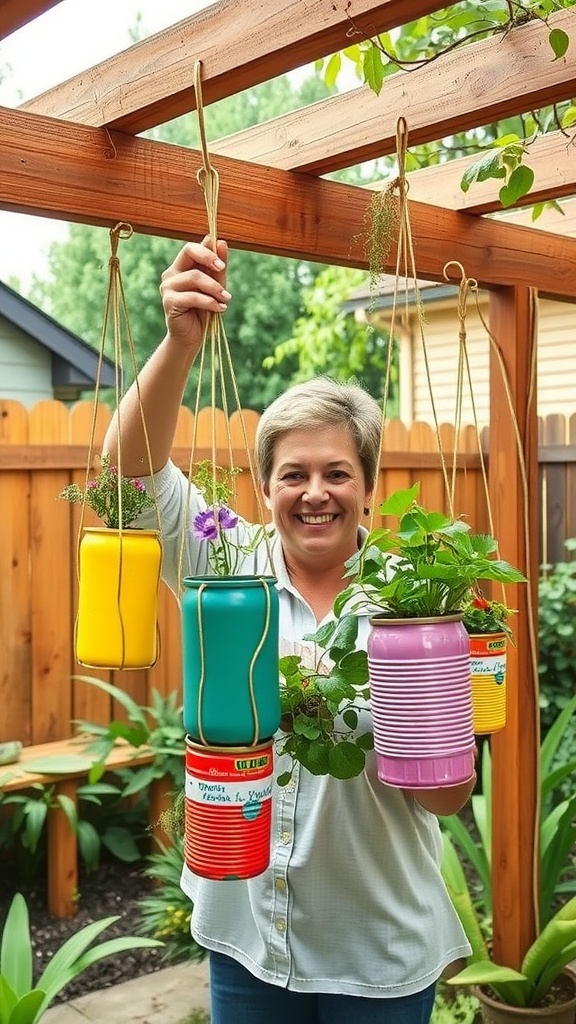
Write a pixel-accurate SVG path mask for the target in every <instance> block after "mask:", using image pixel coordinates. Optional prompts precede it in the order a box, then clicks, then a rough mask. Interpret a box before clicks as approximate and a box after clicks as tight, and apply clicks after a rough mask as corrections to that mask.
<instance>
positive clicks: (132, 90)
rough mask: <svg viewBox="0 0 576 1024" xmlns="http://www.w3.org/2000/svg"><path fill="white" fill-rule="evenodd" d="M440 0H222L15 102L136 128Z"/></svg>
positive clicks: (244, 86) (50, 113)
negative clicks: (198, 74) (197, 69)
mask: <svg viewBox="0 0 576 1024" xmlns="http://www.w3.org/2000/svg"><path fill="white" fill-rule="evenodd" d="M443 6H444V4H443V3H441V2H439V0H380V2H375V0H331V2H330V3H328V2H327V0H274V3H256V2H254V0H220V3H217V4H215V5H214V6H212V7H209V8H207V9H206V10H203V11H200V12H199V13H198V14H195V15H194V16H193V17H191V18H187V19H186V20H184V21H180V22H179V23H178V24H177V25H173V26H172V27H170V28H167V29H165V30H164V31H162V32H159V33H157V34H156V35H154V36H151V37H150V38H149V39H146V40H143V41H142V42H140V43H137V44H136V45H135V46H132V47H130V48H129V49H127V50H125V51H124V52H123V53H119V54H116V55H115V56H113V57H111V58H110V59H109V60H106V61H104V62H102V63H101V64H98V65H96V67H94V68H90V69H89V70H87V71H83V72H82V73H81V74H79V75H76V76H75V77H74V78H71V79H70V80H69V81H68V82H64V83H63V84H61V85H58V86H56V87H55V88H53V89H51V90H50V91H49V92H45V93H43V94H42V95H41V96H38V97H35V98H34V99H32V100H29V101H28V102H27V103H25V104H24V105H23V107H22V109H23V110H29V111H33V112H34V113H37V114H46V115H48V116H49V117H61V118H64V119H65V120H68V121H77V122H79V123H81V124H91V125H95V126H99V125H103V124H107V125H108V127H114V128H117V129H119V130H120V131H125V132H130V133H132V134H134V135H135V134H138V133H140V132H143V131H145V130H146V129H147V128H151V127H153V126H154V125H158V124H164V123H165V122H167V121H170V120H172V119H173V118H175V117H178V116H180V115H181V114H185V113H187V112H188V111H190V110H194V108H195V95H194V89H193V81H194V78H193V70H194V64H195V62H196V61H197V60H201V61H202V70H203V86H202V96H203V100H204V103H205V104H208V103H213V102H214V101H215V100H220V99H222V98H223V97H224V96H231V95H232V94H234V93H238V92H241V91H242V90H244V89H248V88H250V87H251V86H254V85H258V84H259V83H260V82H264V81H266V80H268V79H271V78H275V77H277V76H278V75H282V74H284V73H285V72H287V71H292V70H293V69H294V68H298V67H302V66H303V65H304V64H307V63H309V62H311V61H313V60H316V58H318V57H324V56H326V55H328V54H330V53H333V52H334V51H336V50H341V49H343V48H344V47H345V46H349V45H350V41H351V33H353V36H354V38H355V39H358V38H362V37H364V36H371V35H377V34H378V33H379V32H386V31H388V30H389V29H390V28H394V27H396V26H397V25H401V24H403V23H404V22H405V21H412V20H415V19H417V18H420V17H423V16H424V15H426V14H430V12H431V11H435V10H438V9H439V8H441V7H443Z"/></svg>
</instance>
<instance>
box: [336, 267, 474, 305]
mask: <svg viewBox="0 0 576 1024" xmlns="http://www.w3.org/2000/svg"><path fill="white" fill-rule="evenodd" d="M416 285H417V288H418V292H419V293H420V296H425V297H427V299H428V300H432V301H436V302H439V301H440V300H441V299H452V298H453V297H454V295H455V294H456V293H457V291H458V288H457V287H456V286H455V285H453V284H437V283H436V282H434V281H420V280H417V281H416ZM396 289H397V290H398V295H401V294H404V289H403V286H402V285H400V286H398V285H397V282H396V278H395V277H394V276H393V275H392V274H382V275H381V276H380V277H379V278H378V281H377V285H376V288H371V287H370V286H369V285H363V286H362V287H361V288H356V289H355V290H354V291H353V292H351V293H350V295H349V297H348V298H347V299H346V301H345V302H343V303H342V309H343V311H344V312H345V313H353V312H354V310H356V309H367V308H370V310H371V311H372V312H375V311H376V310H378V309H391V308H392V306H393V304H394V293H395V291H396ZM408 293H409V295H410V300H411V301H413V293H414V285H413V283H412V284H411V283H410V282H409V283H408ZM397 301H398V299H397Z"/></svg>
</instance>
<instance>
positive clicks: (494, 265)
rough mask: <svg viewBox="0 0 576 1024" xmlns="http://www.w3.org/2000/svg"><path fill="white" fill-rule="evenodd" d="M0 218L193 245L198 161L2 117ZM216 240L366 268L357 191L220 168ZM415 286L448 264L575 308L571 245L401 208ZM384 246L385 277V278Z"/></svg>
mask: <svg viewBox="0 0 576 1024" xmlns="http://www.w3.org/2000/svg"><path fill="white" fill-rule="evenodd" d="M0 138H1V139H2V147H1V149H0V208H4V209H8V210H14V211H16V212H20V213H32V214H44V215H47V216H52V217H57V218H62V219H64V220H70V221H82V222H85V223H89V224H99V225H103V226H106V227H112V226H114V224H116V223H117V222H118V221H119V220H126V221H128V222H129V223H130V224H131V225H132V227H133V229H134V230H135V231H137V232H141V233H143V234H151V235H164V236H167V237H169V238H198V237H200V236H202V235H203V234H204V233H205V229H206V223H207V218H206V212H205V205H204V197H203V193H202V192H201V190H200V188H199V187H198V185H197V183H196V172H197V170H198V169H199V167H200V155H199V153H198V152H196V151H194V150H187V149H184V148H182V147H179V146H170V145H167V144H164V143H159V142H152V141H150V140H148V139H140V138H134V137H133V136H130V135H124V134H121V133H120V132H109V131H108V130H107V129H101V128H89V127H86V126H84V125H78V124H70V123H69V122H63V121H58V120H54V119H51V118H46V117H39V116H38V115H34V114H27V113H24V112H22V111H18V110H8V109H6V108H1V107H0ZM216 167H217V170H218V172H219V175H220V201H219V218H218V228H219V233H220V235H221V236H222V237H223V238H226V239H228V241H229V243H230V245H231V247H232V248H238V249H250V250H253V251H257V252H268V253H273V254H276V255H279V256H290V257H295V258H301V259H312V260H317V261H318V262H321V263H329V264H335V265H341V266H351V267H366V255H365V251H364V250H365V244H364V240H363V237H362V236H363V233H364V232H365V219H366V214H367V210H368V203H369V201H370V193H368V192H367V191H366V189H363V188H358V187H355V186H352V185H345V184H342V183H341V182H334V181H329V180H326V179H323V178H320V179H319V178H315V177H312V176H310V175H306V174H293V173H290V172H287V171H277V170H274V169H272V168H264V167H257V166H254V165H253V164H249V163H245V162H241V161H237V160H230V159H226V158H225V157H220V158H219V159H218V160H217V161H216ZM410 209H411V222H412V231H413V235H414V239H415V248H416V258H417V261H418V268H417V269H418V274H419V276H421V277H423V278H426V279H427V280H431V281H441V280H443V276H442V275H443V268H444V265H445V264H446V263H447V262H449V261H451V260H454V259H458V260H459V261H460V262H461V263H462V264H463V266H464V267H465V269H466V273H467V274H468V276H471V277H475V278H476V279H477V280H478V282H479V284H480V285H482V286H485V287H489V286H494V285H512V284H514V283H518V284H520V285H525V286H533V287H537V288H538V289H539V290H540V291H541V292H542V293H543V294H546V295H549V296H554V297H557V298H567V299H569V300H572V299H573V295H574V281H575V280H576V239H571V238H563V237H559V236H556V235H553V236H550V235H548V233H547V232H543V231H533V230H531V229H530V228H524V227H516V226H510V225H507V224H504V225H503V224H500V223H498V222H494V221H491V220H488V219H484V218H474V217H470V216H468V215H466V214H462V213H455V212H453V211H449V210H447V211H442V210H439V209H438V208H437V207H431V206H425V205H424V204H422V203H413V204H412V205H411V208H410ZM395 259H396V257H395V252H394V246H392V248H391V252H390V255H389V258H388V263H387V266H386V267H385V268H384V269H385V270H386V271H388V272H393V271H394V268H395Z"/></svg>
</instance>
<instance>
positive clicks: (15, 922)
mask: <svg viewBox="0 0 576 1024" xmlns="http://www.w3.org/2000/svg"><path fill="white" fill-rule="evenodd" d="M118 919H119V915H118V916H116V917H107V918H104V919H103V920H102V921H93V922H92V923H91V924H88V925H86V926H85V927H84V928H82V929H81V930H80V931H79V932H77V933H76V934H75V935H72V936H71V937H70V938H69V939H67V940H66V942H65V943H64V944H63V945H62V946H61V947H60V949H58V950H57V951H56V952H55V953H54V955H53V956H52V959H51V960H50V962H49V963H48V964H47V965H46V967H45V968H44V970H43V972H42V974H41V975H40V977H39V978H38V980H37V981H36V982H34V978H33V963H34V948H33V945H32V939H31V936H30V921H29V916H28V908H27V906H26V901H25V899H24V897H23V896H22V894H21V893H16V895H15V896H14V899H13V900H12V903H11V904H10V908H9V910H8V915H7V917H6V920H5V922H4V928H3V931H2V941H1V945H0V1024H37V1022H38V1021H41V1020H42V1018H43V1017H44V1014H45V1012H46V1010H47V1009H48V1007H49V1005H50V1003H51V1002H52V1001H53V1000H54V998H55V997H56V996H57V995H58V993H59V992H61V991H62V989H63V988H64V987H65V986H66V985H68V984H69V983H70V982H71V981H73V980H74V978H76V977H78V975H79V974H82V973H83V971H85V970H86V969H87V968H88V967H91V966H92V964H94V963H96V962H97V961H98V960H101V959H102V958H103V957H106V956H116V955H117V954H118V953H122V952H124V951H127V950H130V949H141V948H143V947H153V946H161V945H162V943H161V942H158V941H157V940H156V939H143V938H139V937H138V936H136V935H122V936H120V937H118V938H115V939H109V940H108V941H107V942H101V943H99V944H98V945H96V946H94V945H93V943H94V941H95V939H96V938H97V937H98V936H99V935H100V934H101V932H103V931H104V930H105V929H106V928H108V927H109V926H110V925H111V924H113V923H114V922H115V921H117V920H118Z"/></svg>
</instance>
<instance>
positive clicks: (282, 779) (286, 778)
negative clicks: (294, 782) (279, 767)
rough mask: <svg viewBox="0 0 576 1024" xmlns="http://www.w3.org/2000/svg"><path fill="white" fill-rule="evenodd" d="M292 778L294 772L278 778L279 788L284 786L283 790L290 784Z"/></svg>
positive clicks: (283, 773) (283, 774)
mask: <svg viewBox="0 0 576 1024" xmlns="http://www.w3.org/2000/svg"><path fill="white" fill-rule="evenodd" d="M291 778H292V772H282V774H281V775H279V776H278V777H277V779H276V782H277V784H278V785H279V786H282V788H283V787H284V786H287V785H288V784H289V783H290V780H291Z"/></svg>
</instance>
